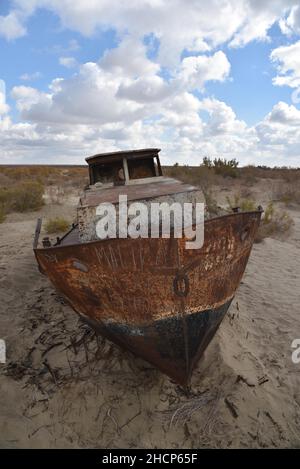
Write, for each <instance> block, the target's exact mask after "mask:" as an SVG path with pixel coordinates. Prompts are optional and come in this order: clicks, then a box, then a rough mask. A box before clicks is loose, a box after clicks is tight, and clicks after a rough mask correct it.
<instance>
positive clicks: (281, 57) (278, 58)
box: [271, 40, 300, 88]
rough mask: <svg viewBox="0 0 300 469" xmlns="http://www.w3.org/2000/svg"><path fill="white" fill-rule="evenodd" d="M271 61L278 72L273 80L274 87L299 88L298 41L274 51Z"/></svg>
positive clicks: (299, 57) (299, 47)
mask: <svg viewBox="0 0 300 469" xmlns="http://www.w3.org/2000/svg"><path fill="white" fill-rule="evenodd" d="M271 60H272V61H273V62H274V63H276V64H277V70H278V75H277V76H276V77H275V78H274V79H273V83H274V85H279V86H282V85H287V86H290V87H291V88H297V87H298V86H300V40H299V41H297V42H295V43H294V44H291V45H289V46H281V47H278V48H277V49H274V50H273V51H272V53H271Z"/></svg>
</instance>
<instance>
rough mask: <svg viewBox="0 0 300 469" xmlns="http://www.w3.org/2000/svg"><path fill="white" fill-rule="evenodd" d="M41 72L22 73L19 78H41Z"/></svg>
mask: <svg viewBox="0 0 300 469" xmlns="http://www.w3.org/2000/svg"><path fill="white" fill-rule="evenodd" d="M41 76H42V74H41V72H33V73H23V74H22V75H21V76H20V80H23V81H34V80H37V79H38V78H41Z"/></svg>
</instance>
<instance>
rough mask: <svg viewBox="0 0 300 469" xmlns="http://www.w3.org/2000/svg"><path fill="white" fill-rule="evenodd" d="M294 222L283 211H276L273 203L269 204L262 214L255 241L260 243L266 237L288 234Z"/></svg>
mask: <svg viewBox="0 0 300 469" xmlns="http://www.w3.org/2000/svg"><path fill="white" fill-rule="evenodd" d="M293 224H294V222H293V219H292V218H291V217H290V215H289V214H288V213H287V212H285V211H284V210H278V209H277V210H276V209H275V208H274V204H273V202H270V203H269V204H268V206H267V208H266V210H265V212H264V214H263V217H262V220H261V224H260V227H259V229H258V233H257V236H256V239H255V241H256V242H257V243H259V242H261V241H262V240H263V239H265V238H268V237H276V236H280V235H283V234H288V233H289V232H290V230H291V228H292V226H293Z"/></svg>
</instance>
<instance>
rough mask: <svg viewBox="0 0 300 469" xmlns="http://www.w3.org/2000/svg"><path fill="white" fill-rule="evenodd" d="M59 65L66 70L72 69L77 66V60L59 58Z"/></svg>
mask: <svg viewBox="0 0 300 469" xmlns="http://www.w3.org/2000/svg"><path fill="white" fill-rule="evenodd" d="M59 63H60V65H63V66H64V67H66V68H74V67H76V66H77V60H76V59H75V58H74V57H60V58H59Z"/></svg>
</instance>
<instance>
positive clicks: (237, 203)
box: [226, 194, 257, 212]
mask: <svg viewBox="0 0 300 469" xmlns="http://www.w3.org/2000/svg"><path fill="white" fill-rule="evenodd" d="M226 200H227V203H228V209H230V210H232V209H233V208H235V207H239V208H240V210H241V211H242V212H251V211H252V210H256V209H257V204H256V202H255V201H254V200H253V199H248V198H241V196H240V195H239V194H235V195H234V196H233V198H232V199H231V198H230V197H226Z"/></svg>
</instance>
